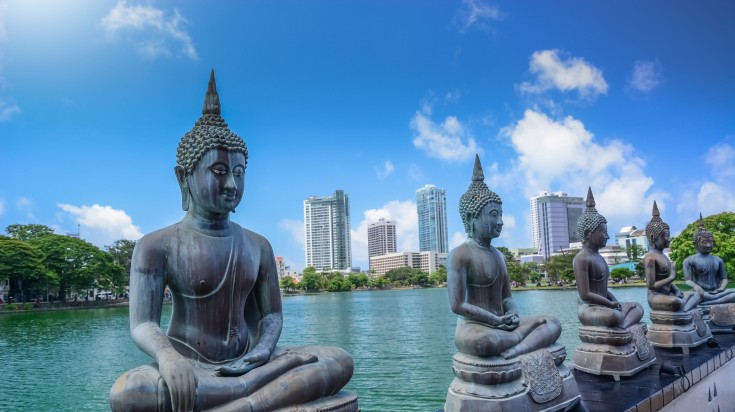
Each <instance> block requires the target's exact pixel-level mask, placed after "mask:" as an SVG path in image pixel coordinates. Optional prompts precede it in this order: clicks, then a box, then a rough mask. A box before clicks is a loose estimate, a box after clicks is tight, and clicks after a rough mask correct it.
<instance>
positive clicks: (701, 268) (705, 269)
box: [683, 214, 735, 333]
mask: <svg viewBox="0 0 735 412" xmlns="http://www.w3.org/2000/svg"><path fill="white" fill-rule="evenodd" d="M714 246H715V239H714V236H712V232H710V231H709V230H707V228H706V227H704V220H703V219H702V215H701V214H700V215H699V229H698V230H697V232H696V233H694V247H696V248H697V254H695V255H692V256H689V257H687V258H686V259H684V264H683V266H684V280H685V281H686V283H687V285H689V286H691V287H692V289H693V290H694V291H696V293H697V294H698V295H699V296H701V298H702V300H701V301H700V302H699V304H700V305H701V306H700V307H701V308H702V309H703V312H704V317H705V319H706V321H707V324H708V326H709V327H710V330H711V331H712V333H722V332H727V333H732V332H733V330H735V289H727V280H728V279H727V271H726V270H725V263H724V262H723V261H722V259H721V258H720V257H718V256H715V255H713V254H712V253H711V252H712V248H713V247H714Z"/></svg>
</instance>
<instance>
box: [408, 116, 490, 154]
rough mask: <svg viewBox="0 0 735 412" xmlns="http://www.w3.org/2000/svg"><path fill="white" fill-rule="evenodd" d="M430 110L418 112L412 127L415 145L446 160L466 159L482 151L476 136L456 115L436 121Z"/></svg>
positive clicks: (412, 121) (412, 120)
mask: <svg viewBox="0 0 735 412" xmlns="http://www.w3.org/2000/svg"><path fill="white" fill-rule="evenodd" d="M427 116H430V114H429V112H427V111H426V110H424V111H423V112H416V115H415V116H414V117H413V119H411V129H413V130H414V132H416V136H415V137H414V139H413V145H414V146H415V147H416V148H417V149H420V150H422V151H424V153H426V155H427V156H429V157H434V158H437V159H441V160H446V161H450V162H451V161H465V160H471V159H472V158H474V156H475V153H480V154H481V153H482V149H480V147H479V146H477V143H476V142H475V138H474V137H473V136H472V133H470V131H469V130H467V128H466V127H465V126H463V125H462V124H461V123H460V122H459V120H457V118H456V117H454V116H447V117H446V118H445V119H444V121H443V122H442V123H441V124H437V123H434V121H432V120H431V119H430V118H429V117H427Z"/></svg>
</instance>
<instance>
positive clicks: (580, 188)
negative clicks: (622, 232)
mask: <svg viewBox="0 0 735 412" xmlns="http://www.w3.org/2000/svg"><path fill="white" fill-rule="evenodd" d="M502 133H503V134H504V135H505V136H507V137H508V138H509V139H510V141H511V144H512V146H513V148H514V149H515V150H516V151H517V152H518V158H517V159H515V160H514V162H513V164H514V166H513V170H512V171H511V173H513V174H514V175H515V176H516V179H517V181H518V182H519V183H520V184H521V185H522V187H523V189H524V191H525V195H526V196H527V197H530V196H532V195H535V194H537V193H538V191H539V190H542V189H544V188H554V187H557V188H560V189H561V190H564V191H567V192H570V194H578V195H579V194H584V193H586V189H587V187H588V186H591V187H592V190H593V192H594V195H595V200H597V203H598V210H600V212H601V213H603V214H605V216H606V217H608V219H610V218H620V219H632V218H636V217H640V216H641V214H642V213H644V212H646V211H648V212H649V213H650V204H652V203H653V199H654V198H655V199H658V200H659V201H661V200H663V199H666V198H667V197H668V195H667V194H666V193H650V192H649V191H650V189H651V188H652V186H653V179H652V178H651V177H650V176H647V175H646V174H645V173H644V170H643V168H644V166H645V162H644V161H643V160H642V159H641V158H639V157H637V156H635V155H634V153H633V147H631V146H630V145H627V144H625V143H623V142H621V141H619V140H612V141H610V142H609V143H606V144H601V143H598V142H596V141H595V139H594V135H593V134H592V133H591V132H590V131H588V130H587V129H586V128H585V126H584V124H583V123H582V122H581V121H579V120H576V119H574V118H572V117H571V116H567V117H565V118H563V119H559V120H554V119H551V118H549V117H548V116H547V115H545V114H544V113H540V112H536V111H533V110H526V112H525V115H524V117H523V119H521V120H519V121H518V122H517V123H516V124H515V125H513V126H510V127H506V128H504V129H503V130H502Z"/></svg>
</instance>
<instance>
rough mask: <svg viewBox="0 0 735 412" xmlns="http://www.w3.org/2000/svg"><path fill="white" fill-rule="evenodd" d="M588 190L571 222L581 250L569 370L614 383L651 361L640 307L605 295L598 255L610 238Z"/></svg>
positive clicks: (603, 264) (605, 273)
mask: <svg viewBox="0 0 735 412" xmlns="http://www.w3.org/2000/svg"><path fill="white" fill-rule="evenodd" d="M595 206H596V204H595V198H594V196H593V195H592V188H588V190H587V201H586V208H585V211H584V212H583V213H582V215H581V216H580V217H579V220H577V231H578V232H579V236H580V238H581V239H582V250H580V251H579V253H577V255H576V256H575V257H574V261H573V263H572V265H573V268H574V277H575V279H576V281H577V293H578V294H579V302H578V305H577V316H578V318H579V322H580V323H581V325H582V326H581V327H580V328H579V338H580V340H581V341H582V342H581V343H580V345H579V346H578V347H577V350H576V351H575V352H574V354H573V355H572V360H573V362H574V367H575V368H576V369H578V370H581V371H584V372H588V373H593V374H596V375H611V376H613V378H614V379H615V380H619V379H620V376H630V375H633V374H635V373H637V372H638V371H640V370H642V369H643V368H645V367H646V366H648V365H650V364H652V363H653V362H654V361H655V359H656V358H655V356H653V350H652V349H651V345H650V343H649V342H648V340H647V339H646V336H645V335H646V328H645V325H643V324H642V323H640V322H641V319H642V318H643V306H641V304H640V303H637V302H620V301H618V300H617V298H616V297H615V295H613V294H612V292H610V291H609V290H608V287H607V283H608V279H609V278H610V270H609V268H608V266H607V262H605V259H604V258H603V257H602V256H601V255H600V249H601V248H603V247H604V246H605V245H606V244H607V240H608V239H609V238H610V237H609V235H608V234H607V219H605V217H604V216H602V215H601V214H600V213H598V212H597V209H596V208H595Z"/></svg>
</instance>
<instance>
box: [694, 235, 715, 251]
mask: <svg viewBox="0 0 735 412" xmlns="http://www.w3.org/2000/svg"><path fill="white" fill-rule="evenodd" d="M695 246H696V247H697V252H699V253H701V254H703V255H707V254H709V253H710V252H712V248H713V247H714V246H715V241H714V239H712V238H711V237H709V236H702V237H701V238H700V239H699V242H697V244H696V245H695Z"/></svg>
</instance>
